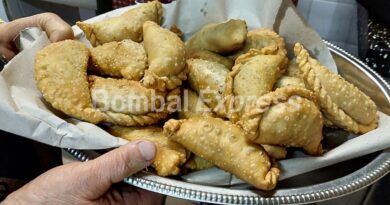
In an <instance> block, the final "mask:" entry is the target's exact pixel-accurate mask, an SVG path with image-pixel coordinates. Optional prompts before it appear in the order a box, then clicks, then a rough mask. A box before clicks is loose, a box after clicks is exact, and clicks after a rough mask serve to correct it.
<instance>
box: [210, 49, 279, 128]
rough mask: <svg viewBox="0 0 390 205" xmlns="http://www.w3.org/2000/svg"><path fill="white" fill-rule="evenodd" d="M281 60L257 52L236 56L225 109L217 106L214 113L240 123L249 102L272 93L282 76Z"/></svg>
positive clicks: (228, 78) (277, 56) (226, 89)
mask: <svg viewBox="0 0 390 205" xmlns="http://www.w3.org/2000/svg"><path fill="white" fill-rule="evenodd" d="M284 61H285V57H282V56H280V55H271V54H270V55H267V54H265V53H264V52H263V51H261V50H256V49H252V50H250V51H249V52H248V53H246V54H243V55H241V56H239V57H238V58H237V59H236V62H235V65H234V67H233V70H232V71H231V72H230V73H229V74H228V76H227V77H226V87H225V90H224V95H223V96H224V100H225V102H224V107H218V108H216V109H215V111H216V112H217V113H218V114H219V115H220V116H222V117H227V118H229V119H230V120H231V121H232V122H236V121H237V120H239V118H240V116H241V115H242V114H244V113H245V112H246V110H247V106H248V105H250V104H251V101H254V100H256V99H257V98H259V97H261V96H262V95H264V94H266V93H268V92H270V91H272V89H273V87H274V85H275V83H276V81H277V80H278V78H279V77H280V76H281V74H282V67H281V66H282V65H283V63H284Z"/></svg>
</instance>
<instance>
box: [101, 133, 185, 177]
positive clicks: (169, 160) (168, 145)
mask: <svg viewBox="0 0 390 205" xmlns="http://www.w3.org/2000/svg"><path fill="white" fill-rule="evenodd" d="M107 131H108V132H109V133H111V134H112V135H114V136H117V137H121V138H123V139H126V140H129V141H130V142H131V141H135V140H148V141H151V142H153V143H154V144H155V145H156V148H157V153H156V157H155V158H154V161H153V163H152V166H153V167H154V168H155V169H156V171H157V174H158V175H160V176H168V175H178V174H179V173H180V167H181V166H182V165H183V164H184V163H185V162H186V161H187V155H189V154H188V153H187V151H186V150H185V148H184V147H183V146H181V145H180V144H179V143H177V142H174V141H172V140H171V139H169V138H168V137H167V136H166V135H165V134H163V130H162V128H160V127H120V126H113V127H110V128H109V129H108V130H107Z"/></svg>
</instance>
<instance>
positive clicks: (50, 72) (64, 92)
mask: <svg viewBox="0 0 390 205" xmlns="http://www.w3.org/2000/svg"><path fill="white" fill-rule="evenodd" d="M88 58H89V51H88V48H87V47H86V46H85V45H84V44H83V43H81V42H78V41H74V40H65V41H61V42H57V43H52V44H50V45H48V46H46V47H45V48H43V49H42V50H40V51H39V52H38V54H37V56H36V58H35V79H36V81H37V86H38V89H39V90H40V91H41V92H42V94H43V97H44V98H45V100H46V101H47V102H49V103H50V104H51V105H52V106H53V107H54V108H56V109H58V110H61V111H62V112H64V113H65V114H68V115H70V116H73V117H76V118H79V119H82V120H85V121H88V122H91V123H95V124H97V123H99V122H101V121H102V120H103V114H102V113H101V112H99V110H97V109H94V108H93V105H92V101H91V95H90V92H89V89H88V82H87V66H88Z"/></svg>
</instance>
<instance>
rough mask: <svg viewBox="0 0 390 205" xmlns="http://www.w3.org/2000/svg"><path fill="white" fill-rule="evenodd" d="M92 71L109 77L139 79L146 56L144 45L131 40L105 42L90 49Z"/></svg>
mask: <svg viewBox="0 0 390 205" xmlns="http://www.w3.org/2000/svg"><path fill="white" fill-rule="evenodd" d="M90 51H91V61H92V64H93V67H92V68H91V69H92V70H93V71H94V72H96V73H99V74H101V75H108V76H111V77H123V78H126V79H129V80H140V79H141V78H142V77H143V76H144V71H145V69H146V66H147V58H146V53H145V50H144V47H143V46H142V45H141V44H139V43H136V42H134V41H132V40H129V39H127V40H123V41H120V42H110V43H105V44H103V45H101V46H97V47H95V48H92V49H90Z"/></svg>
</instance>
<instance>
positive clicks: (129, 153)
mask: <svg viewBox="0 0 390 205" xmlns="http://www.w3.org/2000/svg"><path fill="white" fill-rule="evenodd" d="M155 154H156V147H155V145H154V144H153V143H152V142H149V141H135V142H131V143H128V144H126V145H124V146H121V147H119V148H117V149H114V150H112V151H110V152H108V153H106V154H104V155H102V156H100V157H98V158H96V159H94V160H92V161H88V162H86V163H83V164H82V169H83V173H85V174H84V177H83V178H82V179H81V181H80V182H81V183H83V184H84V185H86V186H83V187H85V188H86V189H88V193H91V196H86V197H90V198H94V197H99V196H101V195H102V194H104V193H106V192H107V190H108V189H109V188H110V187H111V185H112V184H113V183H117V182H120V181H122V180H123V179H124V178H126V177H128V176H130V175H132V174H134V173H136V172H138V171H140V170H142V169H144V168H145V167H147V166H149V165H150V164H151V162H152V161H153V159H154V157H155ZM91 189H93V190H91Z"/></svg>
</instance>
